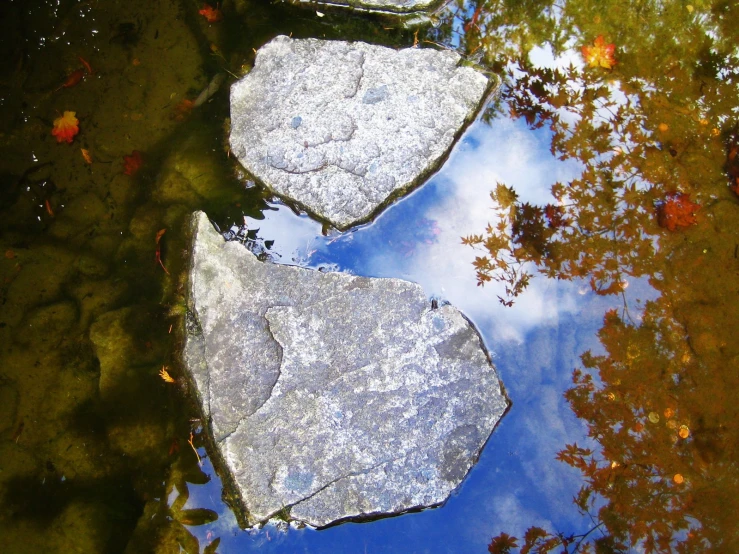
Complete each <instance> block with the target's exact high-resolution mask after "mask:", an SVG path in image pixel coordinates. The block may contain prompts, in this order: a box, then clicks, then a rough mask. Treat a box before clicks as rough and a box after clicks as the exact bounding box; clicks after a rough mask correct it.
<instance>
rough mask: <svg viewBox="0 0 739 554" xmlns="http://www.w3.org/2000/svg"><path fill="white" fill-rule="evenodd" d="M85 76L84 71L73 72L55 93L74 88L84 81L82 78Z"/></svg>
mask: <svg viewBox="0 0 739 554" xmlns="http://www.w3.org/2000/svg"><path fill="white" fill-rule="evenodd" d="M84 76H85V70H84V69H78V70H76V71H72V73H70V74H69V75H68V76H67V78H66V79H65V80H64V82H63V83H62V84H61V85H59V88H57V89H56V90H55V91H54V92H56V91H57V90H61V89H63V88H69V87H73V86H74V85H76V84H77V83H79V82H80V81H81V80H82V77H84Z"/></svg>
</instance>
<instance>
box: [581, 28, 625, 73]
mask: <svg viewBox="0 0 739 554" xmlns="http://www.w3.org/2000/svg"><path fill="white" fill-rule="evenodd" d="M615 51H616V45H615V44H613V43H611V44H606V41H605V39H604V38H603V35H598V38H596V39H595V41H594V42H593V46H583V47H582V55H583V57H584V58H585V61H586V62H588V65H589V66H590V67H603V68H605V69H611V68H613V66H614V65H616V63H617V62H616V58H615V56H614V52H615Z"/></svg>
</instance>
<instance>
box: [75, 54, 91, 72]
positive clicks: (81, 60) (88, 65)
mask: <svg viewBox="0 0 739 554" xmlns="http://www.w3.org/2000/svg"><path fill="white" fill-rule="evenodd" d="M77 58H78V59H79V60H80V62H82V65H84V66H85V70H86V71H87V74H88V75H94V74H95V72H94V71H93V70H92V66H90V64H89V63H88V61H87V60H85V58H83V57H82V56H77Z"/></svg>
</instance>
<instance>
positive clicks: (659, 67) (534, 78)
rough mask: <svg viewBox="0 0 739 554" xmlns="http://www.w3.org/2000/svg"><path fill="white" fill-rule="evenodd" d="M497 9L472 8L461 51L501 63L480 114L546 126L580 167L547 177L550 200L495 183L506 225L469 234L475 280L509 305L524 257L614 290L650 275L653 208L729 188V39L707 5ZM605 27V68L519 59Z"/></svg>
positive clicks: (732, 92)
mask: <svg viewBox="0 0 739 554" xmlns="http://www.w3.org/2000/svg"><path fill="white" fill-rule="evenodd" d="M495 4H496V5H495V6H494V8H495V11H494V12H493V13H495V14H496V15H495V16H490V17H488V16H487V15H486V14H487V12H488V10H489V9H490V10H492V8H493V6H491V5H490V3H488V4H485V6H484V7H483V9H482V11H480V12H475V13H474V14H473V15H472V16H471V18H470V20H469V21H468V25H467V27H468V29H469V32H468V34H467V37H466V43H467V48H468V49H469V50H470V51H476V52H479V51H480V50H482V51H483V52H484V53H485V56H486V58H487V59H488V62H489V63H491V64H492V65H493V66H497V67H503V68H505V72H506V79H505V85H504V91H503V93H502V95H501V98H500V99H499V101H498V103H497V104H496V105H495V107H494V108H493V109H492V110H490V111H489V113H488V114H487V117H488V118H494V117H500V116H503V115H506V114H507V115H510V116H511V117H523V118H524V119H525V121H526V122H527V123H528V124H529V125H530V126H531V127H532V128H539V127H544V126H546V127H548V128H550V129H551V131H552V133H553V136H552V152H553V153H554V154H555V155H557V156H558V157H559V158H561V159H570V158H572V159H575V160H577V161H579V162H580V163H581V164H582V172H581V174H580V175H579V176H578V177H577V178H576V179H573V180H572V181H570V182H567V183H555V184H553V186H552V195H553V196H554V198H555V200H556V202H555V203H554V204H551V205H547V206H541V207H537V206H531V205H528V204H525V203H521V202H518V201H517V200H516V199H515V197H512V193H511V192H510V191H503V190H502V189H501V188H500V187H498V189H497V190H496V191H495V192H494V193H493V199H494V200H495V201H496V202H497V205H498V208H499V215H500V216H501V218H502V219H503V221H505V222H506V225H500V226H498V227H493V228H491V229H489V230H488V233H487V235H486V236H482V235H478V236H472V237H467V238H466V241H467V242H468V243H470V244H473V245H476V246H478V247H481V248H482V250H483V251H484V255H483V256H481V257H480V258H479V259H478V262H477V264H476V269H477V274H478V280H479V281H480V282H481V283H483V282H485V281H488V280H491V279H496V280H501V281H504V282H506V283H507V285H508V286H507V289H508V291H507V298H503V299H501V301H503V302H510V301H511V298H512V297H514V296H516V295H517V294H518V293H520V292H521V291H522V290H523V289H524V288H525V286H526V284H527V283H528V279H529V277H530V276H529V274H528V273H527V272H526V271H525V269H524V268H523V267H520V266H521V265H522V264H523V263H524V262H526V261H531V262H535V263H536V264H537V265H538V266H539V270H540V271H543V272H544V273H546V274H547V275H549V276H551V277H557V278H560V279H571V278H576V277H586V276H587V277H588V279H589V280H590V283H591V286H592V287H593V289H594V290H595V291H597V292H599V293H602V294H610V293H618V292H620V291H622V290H623V287H624V285H625V284H626V282H625V281H626V276H629V275H630V276H639V275H644V274H652V273H653V271H654V269H655V263H654V262H653V260H652V257H653V256H654V254H655V253H656V246H657V243H656V242H655V241H654V240H653V238H652V236H653V235H657V234H658V229H657V225H656V223H657V221H656V218H655V217H654V215H655V210H656V209H657V208H658V207H659V205H660V203H662V202H665V201H667V199H668V198H669V195H670V194H671V193H676V192H680V193H683V194H685V195H687V196H685V199H686V202H687V201H689V199H690V198H691V197H692V198H693V199H695V200H696V201H697V202H698V203H699V204H705V203H707V202H711V201H712V200H713V199H714V198H715V197H717V196H726V195H727V194H728V190H727V189H726V187H725V186H724V185H725V175H724V173H723V170H722V165H723V164H724V161H725V159H726V151H725V146H724V141H722V139H721V136H720V135H721V131H720V130H719V129H722V128H723V129H726V132H728V131H729V129H728V126H729V125H731V120H730V119H729V118H730V117H731V113H732V112H731V110H732V108H733V107H734V98H735V97H736V83H735V79H736V75H734V73H735V71H734V68H735V66H736V55H735V54H734V53H732V52H733V50H732V47H731V44H733V43H732V42H731V41H732V39H733V38H734V37H732V36H731V35H728V34H727V29H728V26H727V25H726V22H725V21H724V19H725V17H724V16H723V15H722V12H721V10H719V9H718V8H716V9H715V10H713V11H711V10H708V9H706V10H704V11H703V12H702V13H700V14H698V10H697V9H693V10H692V11H689V10H687V9H685V8H684V7H682V5H679V6H676V7H665V6H663V7H661V8H660V7H658V6H657V4H656V3H649V2H647V3H640V7H639V9H635V8H634V7H630V8H628V9H626V8H625V7H624V8H622V7H621V4H618V5H617V3H616V2H610V3H608V2H607V3H600V4H599V5H598V9H597V11H596V10H590V9H584V8H583V7H582V5H581V4H578V5H574V4H575V3H573V2H568V3H564V4H563V5H560V6H558V7H557V9H554V8H552V7H551V5H550V4H548V3H541V4H539V3H537V9H538V11H537V15H536V16H535V17H534V18H533V19H531V20H530V21H528V23H527V24H526V25H523V26H521V27H520V28H519V27H515V28H513V27H511V25H510V24H506V23H504V22H515V21H518V20H519V19H521V18H523V17H525V15H524V14H528V13H529V12H530V11H531V10H532V8H531V7H528V8H525V9H524V10H523V11H516V9H515V8H513V7H511V8H508V9H507V4H500V3H495ZM611 4H612V5H611ZM512 12H513V13H512ZM593 13H599V14H601V15H598V16H596V17H595V18H593V15H592V14H593ZM473 21H474V23H473ZM496 24H497V25H499V27H495V25H496ZM725 28H726V29H725ZM603 34H605V35H606V36H607V37H608V40H612V41H615V42H616V44H617V58H618V64H617V65H616V67H615V69H614V70H612V71H607V70H605V69H602V68H598V67H596V68H591V67H587V68H585V69H581V68H578V67H575V66H572V65H570V66H569V67H564V68H554V69H553V68H542V67H537V66H535V65H534V64H533V63H532V62H531V61H530V59H529V53H530V50H531V49H532V47H534V46H543V45H546V44H549V45H550V46H551V47H552V48H553V49H554V52H555V53H565V54H566V55H572V53H573V48H576V50H574V55H576V56H579V47H580V46H583V45H587V44H592V42H593V41H594V40H595V39H596V37H597V36H600V35H603ZM711 36H713V37H714V38H709V37H711ZM501 37H504V39H507V40H508V42H507V43H506V44H505V45H501V40H502V39H501ZM581 37H583V38H581ZM572 40H575V41H576V43H572ZM568 41H569V42H568ZM566 46H567V47H569V48H570V49H569V50H567V48H566ZM511 254H513V258H515V259H516V262H515V263H516V264H518V266H519V267H516V271H512V268H513V266H512V265H511V263H510V256H511Z"/></svg>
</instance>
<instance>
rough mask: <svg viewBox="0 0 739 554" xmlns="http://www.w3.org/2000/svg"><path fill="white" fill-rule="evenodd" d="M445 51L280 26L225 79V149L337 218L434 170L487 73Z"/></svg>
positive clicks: (342, 222) (362, 215) (279, 189)
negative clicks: (249, 61) (301, 34)
mask: <svg viewBox="0 0 739 554" xmlns="http://www.w3.org/2000/svg"><path fill="white" fill-rule="evenodd" d="M459 62H460V56H459V55H458V54H456V53H454V52H450V51H437V50H431V49H420V48H407V49H404V50H393V49H391V48H385V47H382V46H372V45H369V44H365V43H362V42H354V43H350V42H342V41H326V40H318V39H302V40H297V39H291V38H288V37H285V36H278V37H277V38H275V39H274V40H272V41H271V42H269V43H268V44H266V45H265V46H263V47H262V48H261V49H260V50H259V52H258V53H257V58H256V62H255V65H254V69H253V70H252V71H251V73H249V74H248V75H247V76H246V77H244V78H243V79H241V80H240V81H238V82H236V83H235V84H234V85H233V86H232V88H231V136H230V141H231V151H232V152H233V153H234V154H235V155H236V157H237V158H238V159H239V161H240V162H241V163H242V164H243V165H244V167H245V168H246V169H247V170H249V171H250V172H251V173H252V174H254V175H255V176H256V177H258V178H259V179H261V180H262V181H263V182H264V183H265V184H266V185H267V186H268V187H269V188H270V189H272V190H273V191H274V192H275V193H277V194H278V195H280V196H282V197H284V198H287V199H289V200H291V201H294V202H296V203H297V204H299V205H301V206H302V207H304V208H305V209H307V210H308V211H309V212H312V213H313V214H315V215H317V216H319V217H321V218H323V219H326V220H328V221H329V222H331V223H332V224H333V225H335V226H336V227H338V228H339V229H346V228H348V227H350V226H352V225H354V224H356V223H359V222H361V221H365V220H367V219H369V218H370V216H372V214H373V213H375V212H376V211H377V209H378V208H379V207H380V206H382V205H383V204H385V203H387V202H389V201H390V199H392V198H393V197H394V196H397V195H399V194H402V193H404V192H407V191H408V190H409V189H410V188H412V187H413V186H415V185H416V184H418V183H419V182H420V180H421V179H422V178H423V177H425V176H426V175H428V174H429V173H430V172H431V171H432V170H434V169H435V168H436V167H437V166H438V164H439V163H440V161H441V160H442V159H443V157H444V156H445V154H446V153H447V152H448V151H449V149H450V148H451V146H452V144H453V142H454V140H455V138H456V136H457V135H458V134H459V133H460V132H461V130H462V128H463V127H464V125H465V123H466V122H468V121H469V120H470V119H471V118H472V117H473V116H474V114H475V113H476V111H477V109H478V107H479V106H480V103H481V101H482V98H483V96H484V94H485V91H486V89H487V87H488V79H487V77H485V76H484V75H483V74H482V73H480V72H479V71H476V70H474V69H472V68H469V67H460V66H459Z"/></svg>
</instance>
